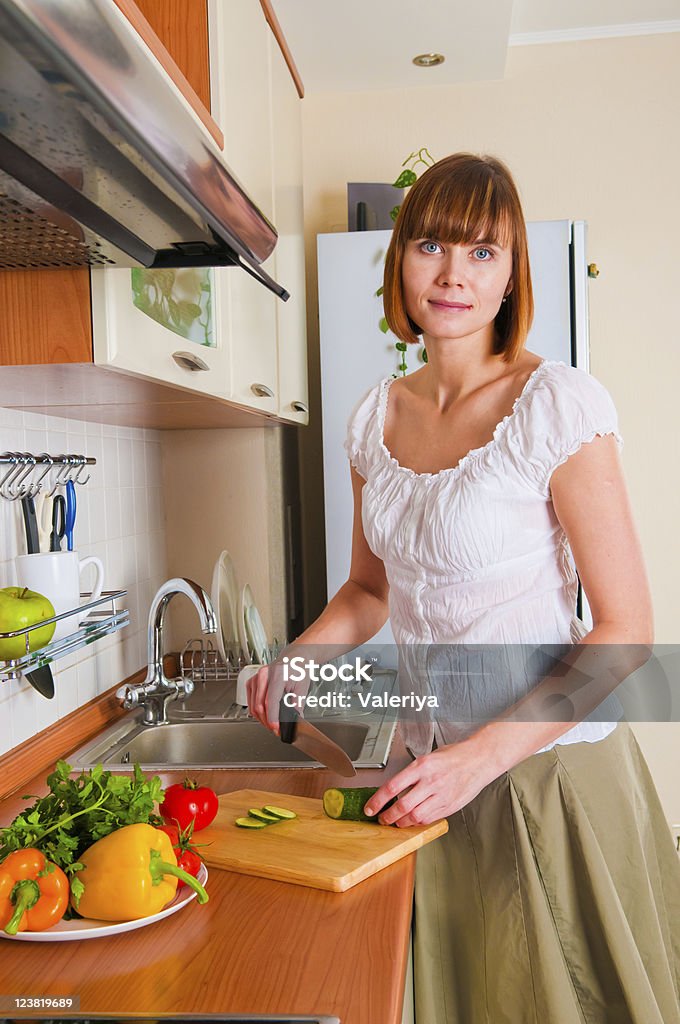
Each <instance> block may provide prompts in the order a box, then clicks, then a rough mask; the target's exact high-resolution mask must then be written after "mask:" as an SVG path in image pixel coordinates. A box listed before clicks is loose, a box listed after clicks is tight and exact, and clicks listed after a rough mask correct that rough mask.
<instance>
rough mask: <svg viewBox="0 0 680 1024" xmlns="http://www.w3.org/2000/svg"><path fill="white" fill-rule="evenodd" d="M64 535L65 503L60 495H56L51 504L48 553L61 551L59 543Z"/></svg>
mask: <svg viewBox="0 0 680 1024" xmlns="http://www.w3.org/2000/svg"><path fill="white" fill-rule="evenodd" d="M65 533H66V502H65V501H64V498H63V497H62V495H61V494H57V496H56V497H55V499H54V501H53V502H52V532H51V534H50V551H61V542H62V540H63V538H64V534H65Z"/></svg>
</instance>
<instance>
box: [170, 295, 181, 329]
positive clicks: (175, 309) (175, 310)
mask: <svg viewBox="0 0 680 1024" xmlns="http://www.w3.org/2000/svg"><path fill="white" fill-rule="evenodd" d="M168 310H169V312H170V318H171V320H172V322H173V323H174V325H175V327H179V326H180V324H181V322H182V321H181V317H180V315H179V305H178V303H176V302H175V300H174V299H172V298H169V299H168Z"/></svg>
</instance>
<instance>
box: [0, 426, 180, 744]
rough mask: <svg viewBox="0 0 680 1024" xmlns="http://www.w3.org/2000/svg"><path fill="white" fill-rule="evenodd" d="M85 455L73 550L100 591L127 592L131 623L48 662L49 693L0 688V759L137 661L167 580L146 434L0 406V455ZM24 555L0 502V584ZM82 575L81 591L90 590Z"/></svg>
mask: <svg viewBox="0 0 680 1024" xmlns="http://www.w3.org/2000/svg"><path fill="white" fill-rule="evenodd" d="M4 451H22V452H31V453H33V454H40V453H41V452H49V453H50V454H52V455H58V454H61V453H63V452H67V453H70V454H73V453H75V454H79V455H82V454H84V455H88V456H93V457H94V458H95V459H96V460H97V464H96V465H95V466H92V467H89V471H90V473H91V477H90V480H89V481H88V483H87V484H85V485H84V486H82V487H80V486H78V487H77V488H76V493H77V518H76V526H75V534H74V542H75V543H74V546H75V548H76V550H77V551H78V552H79V554H80V555H81V556H83V557H84V556H85V555H97V556H98V557H99V558H101V560H102V562H103V563H104V589H105V590H123V589H124V590H127V592H128V593H127V596H126V597H125V598H124V601H125V605H126V606H127V607H128V608H129V609H130V620H131V621H130V625H129V626H126V627H125V628H124V629H122V630H121V631H120V632H118V633H115V634H113V636H110V637H105V638H104V639H102V640H99V641H97V642H96V643H95V644H93V645H92V646H91V647H84V648H81V649H80V650H78V651H76V652H75V653H74V654H71V655H69V656H68V657H66V658H64V659H62V660H61V661H59V662H57V663H55V665H54V667H53V672H54V683H55V691H56V692H55V696H54V699H53V700H46V699H45V698H44V697H41V696H40V694H38V693H37V692H36V691H35V690H34V689H33V688H32V687H31V686H30V685H29V684H28V683H27V682H26V681H25V680H19V681H11V682H0V753H4V752H5V751H7V750H10V749H11V748H12V747H15V746H17V745H18V744H19V743H22V742H23V741H24V740H26V739H28V738H29V737H30V736H33V735H35V733H37V732H39V731H40V730H41V729H45V728H46V727H47V726H48V725H51V724H52V723H53V722H56V721H57V720H58V719H59V718H62V717H63V716H64V715H67V714H69V712H71V711H73V710H74V709H75V708H77V707H79V706H80V705H81V704H85V703H86V702H87V701H89V700H91V699H92V698H93V697H95V696H96V695H97V694H99V693H103V692H104V691H105V690H108V689H110V688H111V687H112V686H114V685H116V684H117V683H118V682H120V680H121V679H124V678H125V677H126V676H129V675H131V674H132V673H133V672H135V671H137V670H138V669H140V668H141V667H142V666H143V665H145V664H146V618H147V614H148V609H149V605H150V603H151V599H152V597H153V595H154V594H155V592H156V590H157V589H158V587H159V586H160V584H161V583H162V582H163V580H165V579H166V578H167V571H166V570H167V566H166V551H165V520H164V510H163V502H162V497H161V485H162V480H161V445H160V435H159V432H158V431H155V430H145V429H141V428H132V427H112V426H107V425H101V424H98V423H84V422H82V421H80V420H66V419H58V418H57V417H54V416H42V415H39V414H37V413H28V412H20V411H16V410H14V409H3V408H0V452H4ZM25 551H26V541H25V533H24V529H23V520H22V516H21V505H20V503H19V502H16V501H8V500H6V499H5V498H1V497H0V587H7V586H12V585H14V584H16V583H17V582H18V581H17V579H16V573H15V568H14V558H15V556H16V555H17V554H23V553H24V552H25ZM90 571H91V570H88V569H85V570H84V572H83V577H82V579H83V586H84V588H85V589H87V588H88V587H89V586H90V576H89V575H88V572H90Z"/></svg>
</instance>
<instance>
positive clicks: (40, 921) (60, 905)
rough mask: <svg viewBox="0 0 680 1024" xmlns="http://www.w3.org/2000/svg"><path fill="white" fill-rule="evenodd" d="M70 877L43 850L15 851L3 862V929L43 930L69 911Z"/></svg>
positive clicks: (0, 877) (11, 931)
mask: <svg viewBox="0 0 680 1024" xmlns="http://www.w3.org/2000/svg"><path fill="white" fill-rule="evenodd" d="M68 901H69V884H68V879H67V877H66V875H65V874H64V872H63V871H62V870H61V868H59V867H57V865H56V864H53V863H52V862H51V861H48V860H45V856H44V854H42V853H41V852H40V850H35V849H32V848H30V847H29V848H28V849H26V850H15V851H14V853H10V854H9V856H8V857H5V859H4V860H3V862H2V864H0V928H4V930H5V931H6V932H7V934H8V935H16V933H17V932H23V931H29V932H42V931H45V930H46V929H47V928H51V927H52V925H55V924H56V923H57V922H58V921H61V919H62V917H63V916H64V914H65V913H66V908H67V907H68Z"/></svg>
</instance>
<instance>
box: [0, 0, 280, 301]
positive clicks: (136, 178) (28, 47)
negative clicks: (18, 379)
mask: <svg viewBox="0 0 680 1024" xmlns="http://www.w3.org/2000/svg"><path fill="white" fill-rule="evenodd" d="M244 88H247V83H244ZM258 130H261V131H267V130H268V128H267V126H266V125H261V126H259V128H258V126H257V125H253V131H258ZM276 238H277V235H276V230H275V228H274V227H273V226H272V224H271V223H270V222H269V221H268V220H267V218H266V217H265V216H264V214H262V212H261V211H260V210H259V209H258V208H257V207H256V206H255V204H254V203H253V201H252V200H251V199H250V198H249V197H248V195H247V193H246V191H245V189H244V188H243V187H242V186H241V185H240V184H239V182H238V181H237V180H236V178H235V177H234V175H233V174H232V172H231V171H230V170H229V168H228V167H227V165H226V164H225V162H224V159H223V157H222V154H221V152H220V150H219V148H218V147H217V146H216V145H215V143H214V142H213V140H212V138H211V137H210V136H209V134H208V133H207V131H206V129H205V128H204V127H203V126H202V125H201V124H200V122H199V121H198V119H197V118H196V116H195V115H194V114H193V112H191V111H190V108H189V107H188V104H187V103H186V102H185V100H184V98H183V97H182V96H181V94H180V93H179V91H178V89H177V88H176V87H175V85H174V83H173V82H172V81H171V80H170V79H169V78H168V76H167V75H166V73H165V71H164V70H163V69H162V68H161V67H160V65H159V64H158V63H157V62H156V61H155V59H154V58H153V57H151V55H150V54H149V51H148V50H147V48H146V46H145V44H144V43H143V42H142V40H141V39H140V37H139V36H138V34H137V33H136V31H135V30H134V29H133V28H132V27H131V25H130V24H129V22H128V21H127V19H126V18H125V16H124V15H123V14H122V13H121V12H120V11H119V10H118V8H117V7H116V5H115V3H114V0H0V267H3V268H12V269H22V268H35V267H64V266H68V267H75V266H84V265H88V264H90V265H96V266H100V267H101V266H126V267H135V266H143V267H186V266H223V265H228V264H236V265H240V266H241V267H243V269H244V270H247V271H248V273H251V274H252V275H253V276H255V277H256V278H258V280H260V281H261V282H262V283H263V284H265V285H266V286H267V287H268V288H270V289H271V290H272V291H274V292H275V293H276V294H277V295H279V296H280V297H281V298H283V299H286V298H288V293H287V292H286V291H285V289H284V288H282V287H281V286H280V285H278V284H277V283H276V282H275V281H273V280H272V279H271V277H269V275H268V274H267V273H266V272H265V271H264V270H263V269H262V268H261V267H260V264H261V263H262V262H263V261H264V260H266V258H267V257H268V256H269V255H270V254H271V252H272V251H273V249H274V246H275V244H276Z"/></svg>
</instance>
